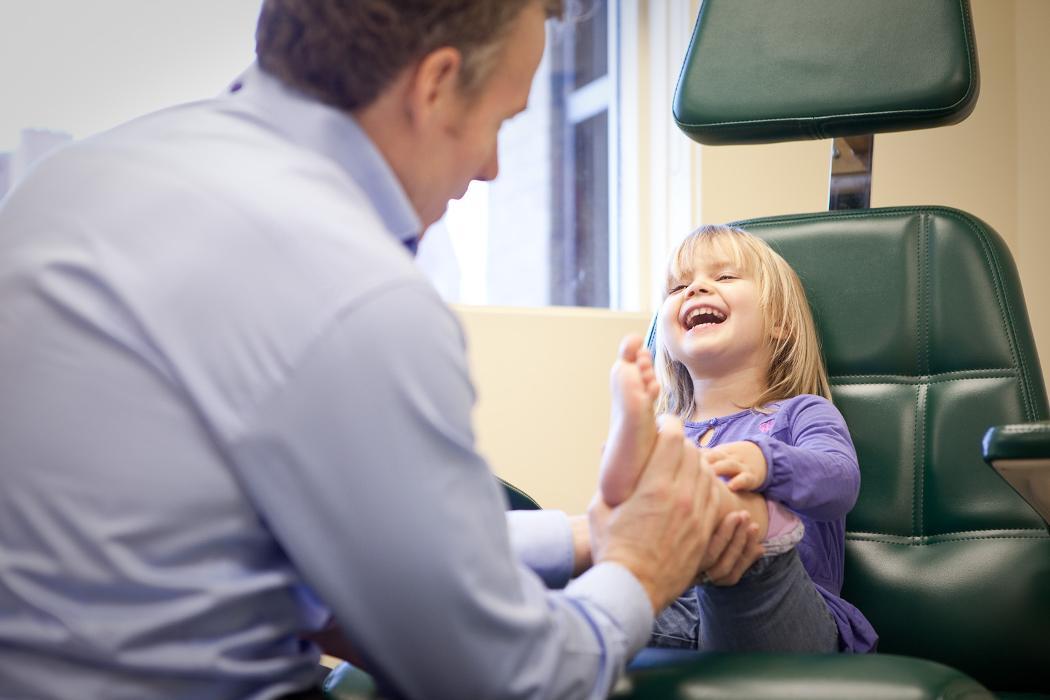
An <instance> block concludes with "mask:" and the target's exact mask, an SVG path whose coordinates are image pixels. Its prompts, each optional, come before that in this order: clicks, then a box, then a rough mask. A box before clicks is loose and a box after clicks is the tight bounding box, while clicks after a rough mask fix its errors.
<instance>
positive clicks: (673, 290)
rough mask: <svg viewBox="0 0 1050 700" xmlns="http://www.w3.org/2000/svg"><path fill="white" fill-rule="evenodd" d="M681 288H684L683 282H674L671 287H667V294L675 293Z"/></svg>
mask: <svg viewBox="0 0 1050 700" xmlns="http://www.w3.org/2000/svg"><path fill="white" fill-rule="evenodd" d="M683 289H685V285H684V284H676V285H674V286H673V287H671V288H669V289H668V290H667V296H671V295H672V294H677V293H678V292H680V291H682V290H683Z"/></svg>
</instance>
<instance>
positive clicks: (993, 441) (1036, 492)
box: [982, 422, 1050, 527]
mask: <svg viewBox="0 0 1050 700" xmlns="http://www.w3.org/2000/svg"><path fill="white" fill-rule="evenodd" d="M982 446H983V448H984V461H986V462H988V463H989V464H990V465H992V468H994V469H995V471H997V472H998V473H999V475H1000V476H1001V477H1003V479H1005V480H1006V483H1008V484H1010V486H1012V487H1013V489H1014V491H1017V493H1018V494H1020V496H1021V498H1023V499H1024V500H1025V501H1027V502H1028V505H1030V506H1032V508H1034V509H1035V511H1036V512H1037V513H1039V515H1040V516H1041V517H1042V518H1043V521H1044V522H1046V523H1047V524H1048V527H1050V422H1041V423H1020V424H1015V425H996V426H993V427H991V428H989V429H988V432H986V433H985V434H984V440H983V441H982Z"/></svg>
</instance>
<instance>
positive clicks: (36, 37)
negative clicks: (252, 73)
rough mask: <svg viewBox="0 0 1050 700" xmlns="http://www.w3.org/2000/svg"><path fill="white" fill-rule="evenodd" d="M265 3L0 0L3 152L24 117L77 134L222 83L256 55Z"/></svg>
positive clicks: (13, 142) (209, 91)
mask: <svg viewBox="0 0 1050 700" xmlns="http://www.w3.org/2000/svg"><path fill="white" fill-rule="evenodd" d="M261 4H262V3H261V0H90V1H87V2H81V1H78V0H33V1H32V2H15V1H14V0H8V1H6V2H0V104H2V105H3V107H2V108H0V152H3V151H13V150H15V148H16V147H17V145H18V142H19V132H20V130H21V129H22V128H24V127H37V128H44V129H51V130H55V131H63V132H67V133H70V134H72V135H73V136H74V137H75V138H82V137H84V136H88V135H91V134H93V133H96V132H98V131H102V130H104V129H108V128H110V127H112V126H116V125H117V124H119V123H121V122H124V121H127V120H128V119H130V118H132V117H136V116H139V115H142V114H146V113H148V112H152V111H155V110H157V109H160V108H162V107H167V106H169V105H172V104H177V103H179V102H187V101H190V100H196V99H200V98H202V97H208V96H210V95H213V94H215V93H218V92H220V91H221V90H222V89H223V88H225V87H226V86H227V85H228V84H229V83H230V82H232V80H233V79H234V78H235V77H237V75H238V74H239V73H240V72H241V71H242V70H243V69H244V68H246V67H247V66H248V64H249V63H251V61H252V60H253V58H254V55H255V43H254V33H255V32H254V27H255V21H256V19H257V17H258V14H259V7H260V6H261ZM202 16H203V17H207V18H208V20H207V21H206V22H200V21H199V18H200V17H202ZM99 76H104V78H103V79H100V78H99Z"/></svg>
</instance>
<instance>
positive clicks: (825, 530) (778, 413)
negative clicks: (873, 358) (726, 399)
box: [685, 394, 878, 653]
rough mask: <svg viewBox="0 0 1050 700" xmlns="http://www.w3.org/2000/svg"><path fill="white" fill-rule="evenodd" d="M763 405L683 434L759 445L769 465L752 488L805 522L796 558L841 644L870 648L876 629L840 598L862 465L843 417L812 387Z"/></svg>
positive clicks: (691, 426) (690, 424)
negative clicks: (760, 481)
mask: <svg viewBox="0 0 1050 700" xmlns="http://www.w3.org/2000/svg"><path fill="white" fill-rule="evenodd" d="M768 408H769V409H771V410H772V413H768V414H766V413H759V412H758V411H753V410H750V409H748V410H744V411H740V412H739V413H734V414H732V415H729V416H722V417H720V418H712V419H711V420H706V421H702V422H699V423H693V422H687V423H686V424H685V434H686V437H688V438H689V439H691V440H694V441H699V439H700V436H702V435H703V434H704V433H706V432H707V431H708V429H709V428H714V430H715V432H714V435H713V436H712V438H711V441H710V442H709V443H708V444H707V447H716V446H717V445H722V444H725V443H727V442H736V441H739V440H749V441H751V442H753V443H755V444H756V445H758V446H759V447H760V448H761V449H762V454H763V455H765V458H766V464H767V465H768V468H769V471H768V474H767V476H766V481H765V483H764V484H762V486H761V487H760V488H759V489H757V490H758V492H759V493H761V494H762V495H763V496H765V497H766V498H767V499H770V500H773V501H778V502H780V503H782V504H784V505H785V506H787V507H788V508H790V509H791V510H792V511H794V512H795V513H796V514H798V516H799V518H801V520H802V522H803V523H804V524H805V526H806V534H805V536H804V537H803V538H802V541H801V542H799V544H798V553H799V557H800V558H801V559H802V565H803V566H804V567H805V569H806V572H807V573H808V574H809V576H810V578H811V579H813V582H814V583H815V584H816V586H817V590H818V591H819V592H820V594H821V595H822V596H824V600H825V602H827V604H828V610H829V611H830V612H831V614H832V616H833V617H834V618H835V623H836V624H837V625H838V629H839V643H840V647H841V649H842V650H843V651H848V652H857V653H861V652H868V651H872V650H874V648H875V643H876V642H877V641H878V635H877V634H876V633H875V630H874V629H873V628H872V626H871V623H869V622H868V620H867V619H866V618H865V617H864V615H863V614H862V613H861V612H860V610H857V608H855V607H853V606H852V605H850V604H849V603H847V602H846V601H845V600H843V599H842V598H841V597H840V594H841V592H842V571H843V559H844V557H845V546H846V540H845V530H846V514H847V513H848V512H849V511H850V509H851V508H853V505H854V504H855V503H856V502H857V494H858V493H859V492H860V467H859V466H858V465H857V452H856V450H855V449H854V448H853V441H852V440H851V439H850V436H849V430H848V429H847V428H846V422H845V421H844V420H843V418H842V414H841V413H839V411H838V409H837V408H835V406H834V405H833V404H832V403H831V402H830V401H828V400H827V399H824V398H821V397H820V396H813V395H812V394H802V395H801V396H796V397H794V398H791V399H787V400H785V401H777V402H774V403H771V404H769V405H768Z"/></svg>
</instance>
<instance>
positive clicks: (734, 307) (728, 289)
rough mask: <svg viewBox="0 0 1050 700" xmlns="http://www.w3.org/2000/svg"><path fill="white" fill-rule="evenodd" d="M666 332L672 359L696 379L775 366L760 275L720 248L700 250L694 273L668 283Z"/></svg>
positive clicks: (664, 309) (762, 373)
mask: <svg viewBox="0 0 1050 700" xmlns="http://www.w3.org/2000/svg"><path fill="white" fill-rule="evenodd" d="M667 292H668V293H667V297H666V299H664V303H663V305H662V306H661V307H660V321H659V322H660V330H661V332H662V333H663V342H664V343H665V345H666V347H667V350H668V352H669V353H670V355H671V357H673V358H674V359H676V360H678V361H679V362H681V363H682V364H684V365H685V366H686V368H687V369H688V370H689V374H690V375H691V376H692V377H693V378H694V379H715V378H722V377H727V376H729V375H730V374H733V373H736V372H739V371H741V370H757V371H758V372H759V373H760V374H759V376H760V377H765V373H766V371H767V369H768V367H769V362H770V360H769V348H768V343H767V342H766V332H765V321H764V317H763V313H762V309H761V307H760V303H759V289H758V284H757V281H756V280H755V277H754V274H753V273H752V272H750V271H748V270H747V269H745V268H744V267H743V266H742V265H740V264H737V263H734V262H733V261H732V257H731V256H728V255H724V254H721V253H720V252H719V251H718V250H717V249H714V250H708V251H703V250H698V251H697V255H696V259H695V260H694V261H693V265H692V269H687V270H685V271H684V272H683V273H682V274H681V275H680V276H679V278H677V279H672V280H671V281H670V283H669V284H668V290H667Z"/></svg>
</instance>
